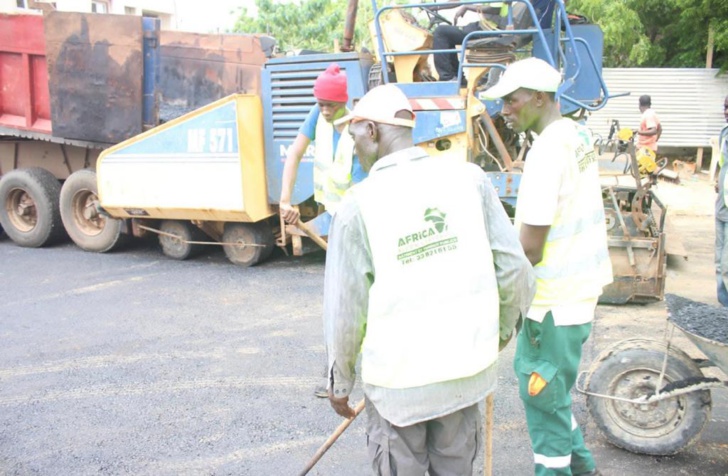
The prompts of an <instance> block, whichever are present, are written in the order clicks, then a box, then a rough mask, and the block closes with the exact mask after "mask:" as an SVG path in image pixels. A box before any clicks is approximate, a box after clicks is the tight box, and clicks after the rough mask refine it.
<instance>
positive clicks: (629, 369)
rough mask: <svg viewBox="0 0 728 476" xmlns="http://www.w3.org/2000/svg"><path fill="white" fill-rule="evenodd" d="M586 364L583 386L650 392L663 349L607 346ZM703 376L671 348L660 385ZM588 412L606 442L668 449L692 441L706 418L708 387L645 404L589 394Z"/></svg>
mask: <svg viewBox="0 0 728 476" xmlns="http://www.w3.org/2000/svg"><path fill="white" fill-rule="evenodd" d="M602 356H603V357H602V358H600V359H598V360H597V361H596V362H595V363H594V364H593V365H592V368H591V369H590V372H589V373H590V377H589V380H588V382H587V391H588V392H589V393H595V394H600V395H606V396H612V397H618V398H623V399H630V400H633V399H636V398H639V397H642V396H647V395H652V394H654V393H655V392H656V391H657V390H658V388H657V386H658V385H659V383H658V381H659V376H660V370H661V369H662V364H663V360H664V357H665V354H664V351H661V350H660V349H656V348H628V349H618V350H617V351H616V352H605V353H603V354H602ZM695 377H703V373H702V372H701V371H700V368H699V367H698V366H697V365H696V364H695V362H693V361H692V359H690V358H689V357H688V356H687V354H685V353H684V352H682V351H675V349H671V351H670V354H669V355H668V358H667V367H666V370H665V376H664V378H663V380H662V383H661V388H663V387H664V386H665V385H667V384H669V383H672V382H677V381H681V380H684V379H689V378H695ZM587 405H588V407H589V412H590V414H591V416H592V418H593V419H594V421H595V423H596V424H597V426H598V427H599V429H600V430H601V431H602V432H603V433H604V435H605V436H606V437H607V439H608V440H609V442H610V443H612V444H613V445H615V446H618V447H620V448H624V449H626V450H628V451H631V452H633V453H641V454H648V455H672V454H675V453H677V452H678V451H680V450H681V449H683V448H685V447H687V446H688V445H690V444H691V443H693V442H694V441H695V440H696V438H697V437H698V435H699V434H700V432H701V431H702V429H703V426H704V425H705V423H706V422H707V421H708V420H709V418H710V409H711V399H710V391H709V390H701V391H694V392H691V393H687V394H683V395H678V396H675V397H672V398H668V399H665V400H660V401H657V402H653V403H649V404H635V403H628V402H623V401H619V400H615V399H611V398H607V397H598V396H594V395H589V396H588V397H587Z"/></svg>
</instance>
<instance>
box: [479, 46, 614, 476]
mask: <svg viewBox="0 0 728 476" xmlns="http://www.w3.org/2000/svg"><path fill="white" fill-rule="evenodd" d="M560 83H561V73H559V71H557V70H556V69H554V68H553V67H552V66H551V65H549V64H548V63H546V62H545V61H543V60H540V59H538V58H528V59H525V60H521V61H516V62H515V63H513V64H511V65H510V66H508V68H507V69H506V71H505V72H504V73H503V75H502V76H501V78H500V80H499V81H498V84H496V85H495V86H494V87H492V88H491V89H488V90H486V91H485V92H484V93H483V94H484V96H485V97H486V98H488V99H496V98H502V99H503V108H502V110H501V115H502V116H503V118H504V119H505V121H506V123H507V124H509V125H510V126H511V127H512V128H513V129H514V130H515V131H517V132H525V131H532V132H534V133H536V134H537V135H538V137H537V138H536V140H535V141H533V144H532V146H531V149H530V150H529V151H528V153H527V155H526V161H525V167H524V170H523V176H522V178H521V185H520V188H519V192H518V207H517V208H516V217H515V224H516V228H517V229H518V230H519V233H520V239H521V244H522V245H523V249H524V251H525V253H526V256H527V257H528V259H529V261H530V262H531V264H532V265H533V266H534V271H535V273H536V295H535V297H534V299H533V302H532V303H531V307H530V308H529V310H528V314H527V315H526V319H525V320H524V323H523V326H522V328H521V330H520V332H519V334H518V340H517V345H516V356H515V360H514V367H515V372H516V376H517V378H518V383H519V394H520V397H521V400H523V405H524V408H525V410H526V421H527V423H528V431H529V435H530V437H531V446H532V448H533V456H534V464H535V474H536V475H539V476H546V475H549V476H550V475H580V476H582V475H599V474H600V473H599V471H598V470H597V469H596V465H595V463H594V459H593V458H592V455H591V453H590V452H589V450H588V449H587V448H586V445H585V444H584V438H583V436H582V433H581V429H580V428H579V425H578V424H577V422H576V419H575V418H574V415H573V414H572V411H571V396H570V391H571V389H572V387H573V386H574V383H575V381H576V376H577V372H578V369H579V364H580V362H581V353H582V346H583V345H584V343H585V342H586V340H587V339H588V338H589V334H590V332H591V327H592V321H593V319H594V312H595V309H596V306H597V299H598V297H599V296H600V295H601V293H602V288H603V287H604V286H606V285H607V284H609V283H611V282H612V266H611V261H610V259H609V251H608V248H607V230H606V225H605V215H604V205H603V202H602V189H601V185H600V183H599V170H598V163H597V157H596V154H595V152H594V147H593V146H592V144H593V141H592V137H591V134H590V133H589V130H588V129H586V128H585V127H583V126H581V125H579V124H577V123H576V122H574V121H572V120H571V119H567V118H563V117H561V112H560V109H559V103H558V102H557V100H556V92H557V91H558V88H559V85H560Z"/></svg>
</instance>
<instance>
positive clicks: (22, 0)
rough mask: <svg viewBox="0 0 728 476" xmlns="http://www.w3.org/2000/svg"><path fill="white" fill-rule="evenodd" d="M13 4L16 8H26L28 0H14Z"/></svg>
mask: <svg viewBox="0 0 728 476" xmlns="http://www.w3.org/2000/svg"><path fill="white" fill-rule="evenodd" d="M15 4H16V5H17V6H18V8H28V0H16V2H15Z"/></svg>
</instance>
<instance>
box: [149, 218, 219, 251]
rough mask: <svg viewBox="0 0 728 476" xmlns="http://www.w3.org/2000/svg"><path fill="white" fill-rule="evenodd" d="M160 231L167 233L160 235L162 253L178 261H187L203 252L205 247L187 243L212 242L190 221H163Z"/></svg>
mask: <svg viewBox="0 0 728 476" xmlns="http://www.w3.org/2000/svg"><path fill="white" fill-rule="evenodd" d="M159 229H160V230H161V231H162V232H164V233H165V234H163V235H161V234H160V235H159V245H160V246H161V247H162V253H164V255H165V256H169V257H170V258H173V259H177V260H186V259H187V258H192V257H193V256H196V255H198V254H200V252H202V250H203V247H204V245H195V244H191V243H186V242H187V241H210V240H209V238H207V235H205V233H204V232H203V231H202V230H200V229H199V228H197V227H196V226H195V225H193V224H192V223H190V222H188V221H181V220H163V221H162V224H161V225H160V226H159ZM169 235H174V236H177V237H179V238H174V237H172V236H169Z"/></svg>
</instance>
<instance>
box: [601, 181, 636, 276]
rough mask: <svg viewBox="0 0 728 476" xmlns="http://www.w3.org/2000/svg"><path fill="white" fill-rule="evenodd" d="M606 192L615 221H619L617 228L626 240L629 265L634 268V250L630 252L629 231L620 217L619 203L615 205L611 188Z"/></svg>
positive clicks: (615, 199) (615, 200)
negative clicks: (618, 227)
mask: <svg viewBox="0 0 728 476" xmlns="http://www.w3.org/2000/svg"><path fill="white" fill-rule="evenodd" d="M607 190H609V195H610V196H611V197H612V205H614V211H615V213H616V215H617V220H619V226H620V227H621V228H622V233H624V237H625V239H626V240H627V257H628V258H629V265H630V266H631V267H632V268H634V267H635V266H636V264H635V261H634V250H632V243H630V241H629V240H630V238H631V235H630V234H629V229H628V228H627V224H626V223H625V222H624V217H623V216H622V212H621V210H620V209H619V203H617V196H616V195H614V190H613V189H612V187H609V188H608V189H607Z"/></svg>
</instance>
